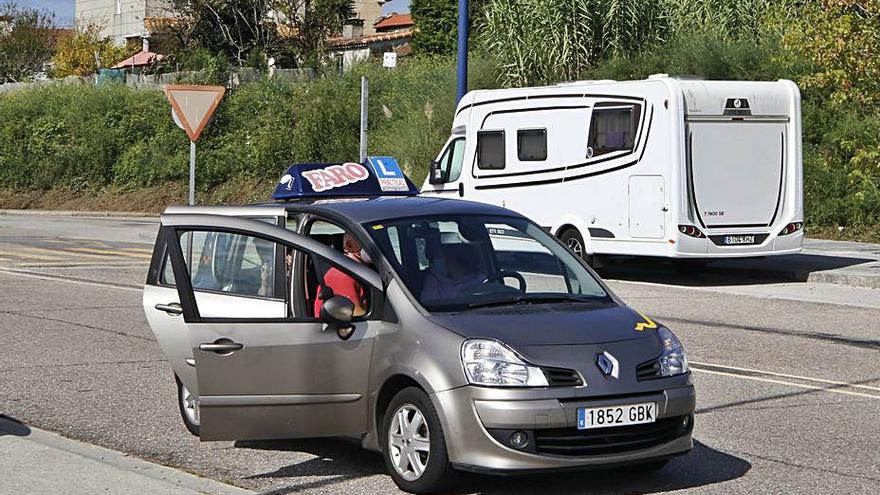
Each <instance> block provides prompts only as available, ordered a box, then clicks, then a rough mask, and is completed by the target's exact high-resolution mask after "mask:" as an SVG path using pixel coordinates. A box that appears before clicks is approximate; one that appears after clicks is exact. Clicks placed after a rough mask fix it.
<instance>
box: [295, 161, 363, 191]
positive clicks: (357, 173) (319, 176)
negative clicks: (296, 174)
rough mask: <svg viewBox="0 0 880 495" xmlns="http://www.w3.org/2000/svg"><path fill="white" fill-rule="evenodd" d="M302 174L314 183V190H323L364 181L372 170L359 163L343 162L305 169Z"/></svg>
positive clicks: (310, 182)
mask: <svg viewBox="0 0 880 495" xmlns="http://www.w3.org/2000/svg"><path fill="white" fill-rule="evenodd" d="M302 176H303V177H304V178H305V179H306V180H307V181H309V184H311V185H312V190H313V191H315V192H323V191H327V190H330V189H335V188H337V187H342V186H347V185H349V184H354V183H355V182H359V181H362V180H364V179H366V178H367V177H369V176H370V172H368V171H367V169H366V168H364V166H363V165H361V164H359V163H343V164H342V165H330V166H329V167H326V168H319V169H316V170H307V171H303V172H302Z"/></svg>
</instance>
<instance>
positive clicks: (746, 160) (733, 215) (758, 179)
mask: <svg viewBox="0 0 880 495" xmlns="http://www.w3.org/2000/svg"><path fill="white" fill-rule="evenodd" d="M785 128H786V124H785V123H784V122H763V121H762V122H757V121H749V120H725V121H714V122H691V123H689V131H688V179H689V180H688V187H689V188H690V195H691V198H690V199H691V202H692V205H693V209H694V211H695V212H696V214H697V218H698V220H699V221H700V223H701V224H702V225H703V226H704V227H707V228H760V227H764V228H766V227H768V226H770V224H772V223H773V221H774V220H775V218H776V215H777V211H778V209H779V206H780V204H781V201H782V194H783V190H784V188H783V177H784V168H785V153H786V150H785V132H786V130H785Z"/></svg>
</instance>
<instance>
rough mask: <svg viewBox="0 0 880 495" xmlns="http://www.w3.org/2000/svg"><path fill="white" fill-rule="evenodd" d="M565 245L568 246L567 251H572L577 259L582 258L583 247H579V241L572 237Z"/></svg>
mask: <svg viewBox="0 0 880 495" xmlns="http://www.w3.org/2000/svg"><path fill="white" fill-rule="evenodd" d="M566 244H568V247H569V249H571V250H572V251H574V254H576V255H578V257H580V258H583V257H584V246H582V245H581V241H579V240H577V239H576V238H574V237H572V238H570V239H569V240H568V242H567V243H566Z"/></svg>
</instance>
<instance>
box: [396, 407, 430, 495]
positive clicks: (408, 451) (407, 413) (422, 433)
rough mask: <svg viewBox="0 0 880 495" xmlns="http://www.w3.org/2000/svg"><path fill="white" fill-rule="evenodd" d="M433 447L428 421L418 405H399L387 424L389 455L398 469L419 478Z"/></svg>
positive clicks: (404, 473)
mask: <svg viewBox="0 0 880 495" xmlns="http://www.w3.org/2000/svg"><path fill="white" fill-rule="evenodd" d="M430 450H431V440H430V435H429V432H428V423H427V422H426V421H425V417H424V416H423V415H422V412H421V411H419V408H417V407H416V406H414V405H412V404H403V405H402V406H400V407H399V408H397V411H395V412H394V416H393V418H392V419H391V425H390V426H389V428H388V455H389V456H390V457H391V464H392V465H393V466H394V469H395V470H396V471H397V473H398V474H400V476H401V477H403V479H405V480H407V481H415V480H417V479H419V478H420V477H421V476H422V473H424V472H425V468H426V467H427V465H428V458H429V455H430Z"/></svg>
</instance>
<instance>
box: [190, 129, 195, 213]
mask: <svg viewBox="0 0 880 495" xmlns="http://www.w3.org/2000/svg"><path fill="white" fill-rule="evenodd" d="M195 204H196V142H195V141H190V142H189V205H190V206H193V205H195Z"/></svg>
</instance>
